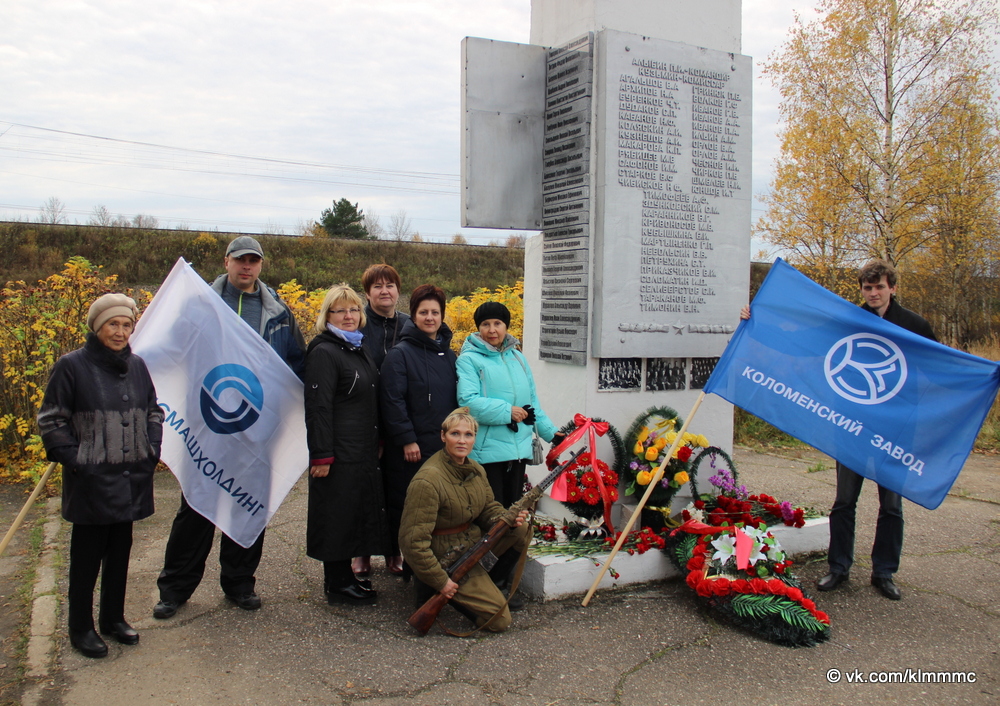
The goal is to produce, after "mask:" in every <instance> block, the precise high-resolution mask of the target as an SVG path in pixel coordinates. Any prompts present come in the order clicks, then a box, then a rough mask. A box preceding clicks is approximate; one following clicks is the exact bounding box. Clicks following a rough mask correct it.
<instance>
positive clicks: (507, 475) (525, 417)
mask: <svg viewBox="0 0 1000 706" xmlns="http://www.w3.org/2000/svg"><path fill="white" fill-rule="evenodd" d="M473 318H474V319H475V322H476V326H477V327H479V332H478V333H473V334H470V335H469V337H468V338H466V339H465V343H464V344H463V345H462V353H461V355H459V357H458V363H457V368H458V404H459V405H461V406H463V407H468V408H469V411H470V412H471V413H472V416H473V417H475V418H476V421H477V422H479V434H478V435H477V436H476V445H475V447H474V448H473V450H472V453H471V454H470V456H471V457H472V458H473V459H475V460H476V461H477V462H479V463H480V464H482V466H483V468H485V469H486V477H487V478H488V479H489V482H490V486H491V487H492V488H493V495H494V497H495V498H496V500H498V501H499V502H500V503H502V504H503V506H504V507H510V505H511V504H512V503H513V502H515V501H516V500H519V499H520V497H521V495H523V494H524V471H525V468H526V466H527V465H528V462H529V459H530V458H531V456H532V449H531V440H532V430H533V429H537V430H538V435H539V436H540V437H542V438H543V439H545V441H552V439H553V437H555V436H556V433H557V431H558V429H557V427H556V426H555V425H554V424H553V423H552V422H551V421H550V420H549V418H548V417H547V416H546V415H545V412H543V411H542V407H541V405H540V404H539V403H538V397H537V395H536V394H535V379H534V377H533V376H532V374H531V368H529V367H528V361H527V360H526V359H525V357H524V355H522V354H521V352H520V351H519V350H517V346H518V340H517V339H516V338H514V337H513V336H511V335H510V334H509V333H507V326H509V325H510V311H509V310H508V309H507V307H506V306H504V305H503V304H500V303H499V302H486V303H485V304H483V305H481V306H480V307H479V308H478V309H476V312H475V314H473Z"/></svg>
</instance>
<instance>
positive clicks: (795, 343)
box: [705, 259, 1000, 600]
mask: <svg viewBox="0 0 1000 706" xmlns="http://www.w3.org/2000/svg"><path fill="white" fill-rule="evenodd" d="M896 277H897V275H896V271H895V269H894V268H893V267H892V266H891V265H889V264H888V263H885V262H883V261H880V260H877V261H873V262H870V263H868V264H867V265H865V267H863V268H862V269H861V271H860V273H859V278H858V281H859V286H860V288H861V293H862V295H863V296H864V298H865V304H864V305H863V306H862V307H860V308H859V307H856V306H854V305H853V304H851V303H849V302H847V301H845V300H843V299H841V298H840V297H838V296H836V295H834V294H832V293H831V292H829V291H827V290H826V289H824V288H823V287H821V286H820V285H818V284H816V283H815V282H813V281H811V280H810V279H808V278H807V277H805V276H804V275H802V274H800V273H799V272H797V271H796V270H795V269H794V268H793V267H791V266H790V265H788V264H787V263H785V262H783V261H782V260H780V259H779V260H777V261H776V262H775V264H774V266H773V267H772V268H771V271H770V273H769V274H768V276H767V278H766V279H765V280H764V283H763V284H762V285H761V288H760V290H759V291H758V293H757V295H756V297H755V298H754V302H753V316H750V314H749V310H748V309H744V311H743V318H744V319H745V320H744V321H743V322H742V323H741V325H740V327H739V328H738V329H737V331H736V333H735V334H734V335H733V339H732V341H731V342H730V344H729V346H728V348H727V349H726V351H725V353H723V355H722V357H721V358H720V359H719V363H718V365H717V366H716V368H715V371H714V372H713V374H712V377H711V378H710V379H709V381H708V383H707V384H706V385H705V392H714V393H715V394H717V395H719V396H721V397H723V398H725V399H727V400H729V401H730V402H732V403H733V404H735V405H737V406H739V407H741V408H743V409H745V410H747V411H748V412H750V413H751V414H754V415H756V416H758V417H760V418H762V419H764V420H765V421H767V422H769V423H770V424H773V425H774V426H776V427H778V428H779V429H781V430H782V431H785V432H787V433H788V434H791V435H792V436H794V437H796V438H798V439H801V440H802V441H804V442H806V443H808V444H810V445H812V446H814V447H816V448H817V449H819V450H821V451H823V452H825V453H827V454H829V455H830V456H832V457H833V458H835V459H836V460H837V496H836V499H835V501H834V506H833V509H832V511H831V513H830V551H829V563H830V573H829V574H828V575H826V576H824V577H823V578H822V579H820V581H819V582H818V588H819V589H820V590H823V591H828V590H832V589H834V588H836V587H837V586H838V585H840V584H841V583H843V582H844V581H846V580H847V578H848V576H849V572H850V569H851V566H852V564H853V560H854V523H855V511H856V506H857V500H858V496H859V494H860V492H861V486H862V484H863V482H864V479H865V478H868V479H870V480H874V481H875V482H876V483H877V486H878V491H879V501H880V509H879V517H878V524H877V527H876V532H875V542H874V546H873V548H872V577H871V578H872V585H874V586H875V587H876V588H877V589H878V590H879V591H880V592H881V593H882V594H883V595H885V596H886V597H887V598H890V599H894V600H898V599H899V598H900V597H901V594H900V591H899V589H898V587H896V585H895V583H894V582H893V579H892V577H893V574H894V573H895V572H896V570H897V569H898V568H899V557H900V553H901V550H902V542H903V514H902V498H901V497H900V496H902V497H905V498H907V499H909V500H911V501H913V502H915V503H917V504H919V505H922V506H924V507H926V508H928V509H932V510H933V509H934V508H936V507H937V506H938V505H940V504H941V502H942V501H943V500H944V497H945V495H947V493H948V490H949V489H950V488H951V486H952V484H953V483H954V482H955V479H956V478H957V476H958V473H959V471H961V469H962V466H963V465H964V463H965V460H966V458H967V457H968V455H969V453H970V452H971V450H972V446H973V443H974V442H975V439H976V435H977V434H978V433H979V429H980V427H981V426H982V424H983V421H984V420H985V418H986V415H987V413H988V412H989V409H990V406H991V405H992V403H993V400H994V399H995V397H996V394H997V389H998V387H1000V364H998V363H996V362H992V361H988V360H985V359H982V358H979V357H977V356H974V355H970V354H968V353H964V352H962V351H958V350H955V349H952V348H949V347H947V346H944V345H942V344H940V343H938V342H937V341H936V339H935V338H934V334H933V331H932V330H931V327H930V325H929V324H928V323H927V321H925V320H924V319H923V318H921V317H920V316H919V315H917V314H915V313H913V312H911V311H909V310H907V309H904V308H903V307H902V306H901V305H900V304H899V303H898V302H897V301H896V299H895V291H896V286H897V282H896ZM872 314H875V315H874V316H872Z"/></svg>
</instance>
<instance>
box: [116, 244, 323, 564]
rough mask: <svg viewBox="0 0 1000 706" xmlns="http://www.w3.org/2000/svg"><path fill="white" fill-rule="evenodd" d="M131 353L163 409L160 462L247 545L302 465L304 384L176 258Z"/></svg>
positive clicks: (199, 506)
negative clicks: (143, 367) (138, 359)
mask: <svg viewBox="0 0 1000 706" xmlns="http://www.w3.org/2000/svg"><path fill="white" fill-rule="evenodd" d="M132 350H133V351H134V352H135V353H137V354H138V355H140V356H142V358H143V360H145V361H146V366H147V367H148V368H149V374H150V376H151V377H152V378H153V384H155V385H156V396H157V401H158V403H159V404H160V406H161V407H163V411H164V413H165V414H166V419H165V420H164V422H163V448H162V454H161V457H162V459H163V462H164V463H166V464H167V465H168V466H169V467H170V470H171V471H173V473H174V475H175V476H177V479H178V481H180V484H181V488H182V489H183V491H184V497H185V498H186V499H187V501H188V504H189V505H190V506H191V507H192V508H194V509H195V510H196V511H197V512H198V513H200V514H201V515H204V516H205V517H207V518H208V519H209V520H211V521H212V522H213V523H215V525H216V526H217V527H218V528H219V529H220V530H222V531H223V532H225V533H226V534H227V535H229V537H231V538H232V539H233V541H235V542H236V543H237V544H240V545H241V546H244V547H249V546H250V545H252V544H253V543H254V541H255V540H256V539H257V537H258V536H259V535H260V533H261V532H262V531H263V529H264V527H265V526H266V525H267V523H268V521H269V520H270V519H271V516H272V515H274V513H275V511H277V509H278V506H279V505H281V502H282V500H284V499H285V496H286V495H287V494H288V491H289V490H291V488H292V486H293V485H294V484H295V481H297V480H298V479H299V477H300V476H301V475H302V473H303V472H304V471H305V470H306V468H308V467H309V453H308V451H307V446H306V428H305V414H304V412H303V392H302V382H301V381H300V380H299V379H298V377H296V375H295V373H293V372H292V371H291V370H290V369H289V367H288V366H287V365H286V364H285V362H284V361H283V360H282V359H281V358H280V357H279V356H278V354H277V353H275V352H274V349H272V348H271V346H270V345H268V344H267V342H266V341H265V340H264V339H263V338H261V336H260V335H259V334H258V333H257V332H256V331H254V330H253V329H252V328H251V327H250V326H249V325H248V324H247V323H246V322H245V321H243V320H242V319H241V318H240V317H239V316H238V315H237V314H236V312H234V311H233V310H232V309H230V308H229V306H228V305H226V303H225V302H223V301H222V297H220V296H219V295H218V294H216V293H215V292H214V291H212V288H211V287H209V286H208V284H207V283H206V282H205V281H204V280H203V279H202V278H201V277H200V276H199V275H198V273H197V272H195V271H194V269H193V268H192V267H191V265H189V264H188V263H186V262H185V261H184V260H183V258H181V259H179V260H178V261H177V264H175V265H174V267H173V269H172V270H171V271H170V274H169V275H167V278H166V279H165V280H164V282H163V284H162V285H161V286H160V289H159V290H158V291H157V293H156V296H155V297H154V298H153V301H152V303H151V304H150V305H149V307H147V308H146V311H145V312H143V315H142V318H140V319H139V323H138V325H137V326H136V330H135V335H134V336H133V337H132Z"/></svg>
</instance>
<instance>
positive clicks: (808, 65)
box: [758, 0, 997, 284]
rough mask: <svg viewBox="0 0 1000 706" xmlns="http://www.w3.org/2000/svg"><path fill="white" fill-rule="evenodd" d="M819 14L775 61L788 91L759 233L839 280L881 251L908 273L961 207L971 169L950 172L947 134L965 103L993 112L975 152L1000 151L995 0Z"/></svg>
mask: <svg viewBox="0 0 1000 706" xmlns="http://www.w3.org/2000/svg"><path fill="white" fill-rule="evenodd" d="M818 12H819V14H820V16H819V18H818V19H816V20H815V21H813V22H809V23H806V22H803V21H802V19H801V18H797V20H796V24H795V26H794V28H793V29H792V32H791V36H790V37H789V39H788V41H787V43H786V44H785V45H784V46H783V47H782V48H781V49H780V50H779V51H778V52H776V53H775V54H774V55H773V56H772V57H771V58H770V59H769V61H768V62H767V64H766V69H765V73H766V74H767V75H769V76H770V78H771V80H772V81H773V82H774V83H775V85H776V86H777V87H778V88H779V90H780V92H781V96H782V104H781V108H780V110H781V115H782V121H783V129H782V132H781V139H782V151H781V153H780V156H779V157H778V160H777V165H776V166H777V170H776V177H775V181H774V183H773V184H772V192H771V194H770V196H769V197H768V200H767V205H768V210H767V213H766V214H765V216H764V217H763V218H762V220H761V222H760V224H759V225H758V231H759V232H760V233H761V234H762V236H763V237H764V238H765V239H766V240H767V241H769V242H770V243H771V244H773V245H775V246H777V248H778V250H779V251H782V252H783V253H785V254H787V255H788V257H789V259H790V260H792V261H798V262H801V263H802V264H806V265H808V266H809V267H810V268H816V269H817V270H820V271H822V270H824V269H825V271H826V272H827V276H828V277H832V278H833V280H836V279H837V278H836V277H835V276H833V275H830V274H829V273H830V272H833V271H836V270H838V268H843V267H846V266H852V267H853V266H854V265H856V264H857V263H858V262H859V261H862V260H864V259H867V258H870V257H881V258H883V259H885V260H887V261H889V262H891V263H893V264H895V265H897V266H900V267H902V268H903V269H905V265H906V264H907V260H908V259H910V258H911V256H912V258H916V257H917V256H918V255H921V254H924V255H926V253H927V252H928V251H929V250H930V249H933V248H934V247H936V245H934V243H933V241H934V240H935V239H936V238H938V237H940V236H941V234H942V233H943V232H944V230H945V229H944V227H943V221H942V220H941V218H942V217H943V214H945V213H948V212H954V211H955V210H956V209H957V208H958V206H957V204H950V202H949V199H952V198H954V197H955V195H956V194H957V193H959V192H961V188H960V187H958V186H956V185H955V183H954V182H955V181H956V180H958V181H961V180H962V179H963V178H965V177H966V176H968V175H969V173H968V172H967V171H966V170H953V169H950V168H949V165H952V164H953V156H952V155H950V154H949V153H948V151H947V150H943V149H940V145H939V144H938V143H939V140H940V138H941V136H943V135H950V134H952V129H953V127H954V125H955V120H956V113H955V111H954V109H953V108H954V107H955V106H969V107H977V108H978V109H981V110H982V113H983V115H984V116H986V121H987V124H986V125H984V127H983V129H982V130H977V131H975V132H974V133H972V132H970V133H968V134H967V135H966V138H967V139H968V140H969V141H968V142H966V143H965V144H964V149H966V150H967V151H969V152H970V153H988V152H990V150H992V149H993V143H994V142H995V140H996V132H997V130H996V127H997V125H996V118H995V113H993V106H994V103H995V98H994V95H993V92H992V85H993V83H992V81H993V69H992V67H991V66H990V62H989V53H988V42H989V41H990V36H991V35H990V33H991V32H992V31H994V30H995V27H996V24H995V16H994V13H995V10H994V6H993V5H992V4H989V3H986V2H984V1H983V0H941V2H933V1H932V0H824V2H822V3H821V4H820V7H819V10H818ZM969 158H970V159H971V160H972V161H976V160H975V158H974V157H972V156H971V154H970V155H969ZM930 174H933V175H934V178H933V179H932V178H929V175H930ZM995 177H996V174H995V173H994V174H993V180H994V181H993V183H994V185H995ZM976 178H979V177H976ZM977 213H978V214H979V215H977V218H979V217H985V215H986V211H982V210H981V211H979V212H977ZM935 224H937V227H934V225H935ZM824 284H826V283H825V282H824Z"/></svg>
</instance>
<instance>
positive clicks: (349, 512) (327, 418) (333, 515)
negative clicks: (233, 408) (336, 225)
mask: <svg viewBox="0 0 1000 706" xmlns="http://www.w3.org/2000/svg"><path fill="white" fill-rule="evenodd" d="M362 307H363V302H362V300H361V297H360V296H358V294H357V293H356V292H355V291H354V290H353V289H351V288H350V287H348V286H347V285H346V284H341V285H338V286H336V287H333V288H332V289H331V290H330V291H329V292H327V294H326V298H325V299H324V300H323V305H322V307H321V308H320V312H319V316H318V317H317V319H316V329H315V331H316V334H317V335H316V337H315V338H314V339H313V340H312V341H311V342H310V344H309V348H308V350H307V351H306V374H305V408H306V410H305V411H306V432H307V442H308V444H309V458H310V468H309V511H308V517H307V526H306V554H308V555H309V556H310V557H312V558H313V559H318V560H320V561H322V562H323V573H324V586H323V588H324V592H325V594H326V598H327V602H328V603H330V604H331V605H332V604H334V603H347V604H352V605H359V604H367V603H374V602H375V600H376V599H377V597H378V594H377V592H376V591H374V590H373V589H372V588H371V583H370V582H368V581H360V580H358V579H356V578H355V576H354V572H353V571H351V558H352V557H356V556H368V555H370V554H387V553H388V551H389V538H388V524H387V521H386V512H385V496H384V493H383V489H382V477H381V474H380V472H379V466H378V444H379V430H378V387H379V376H378V369H377V368H376V367H375V363H374V361H372V359H371V357H370V356H369V355H368V354H367V353H366V352H365V350H364V349H363V348H362V347H361V340H362V334H361V332H360V331H359V330H358V329H359V328H361V327H362V326H364V323H365V318H364V311H363V309H362Z"/></svg>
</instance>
